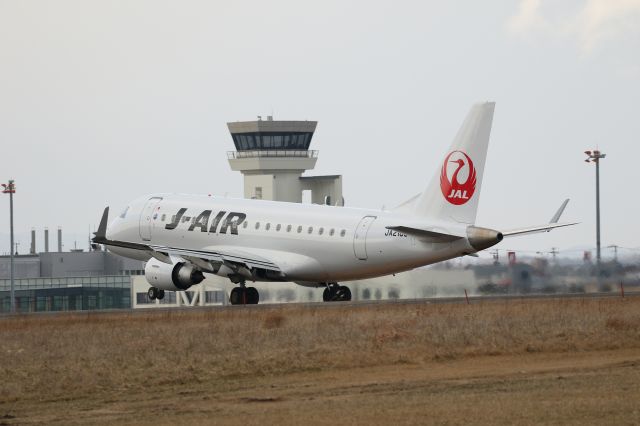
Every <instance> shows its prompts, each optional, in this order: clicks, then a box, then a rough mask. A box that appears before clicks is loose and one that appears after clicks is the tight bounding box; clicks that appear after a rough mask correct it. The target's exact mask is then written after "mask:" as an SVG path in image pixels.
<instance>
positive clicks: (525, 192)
mask: <svg viewBox="0 0 640 426" xmlns="http://www.w3.org/2000/svg"><path fill="white" fill-rule="evenodd" d="M639 52H640V0H588V1H564V2H557V1H550V0H548V1H545V0H523V1H520V2H518V1H506V0H505V1H483V2H476V1H468V2H427V1H415V2H403V1H393V2H391V1H389V2H376V1H371V0H369V1H358V2H356V1H351V2H348V1H316V2H302V1H293V0H291V1H269V2H265V1H253V2H248V1H225V2H221V1H179V2H178V1H158V0H153V1H151V0H150V1H129V0H127V1H87V0H78V1H65V0H58V1H55V2H50V1H28V0H20V1H18V0H15V1H7V0H0V143H1V148H2V149H1V152H0V181H2V182H6V181H7V180H8V179H10V178H13V179H15V180H16V183H17V188H18V193H17V194H16V196H15V213H16V221H15V228H16V232H17V234H18V240H19V241H20V243H21V245H20V248H19V249H20V251H21V252H24V251H25V250H28V245H29V237H28V233H29V231H30V229H31V228H32V227H35V228H36V229H37V230H38V236H39V239H40V240H39V241H38V245H39V247H38V248H39V250H42V242H41V239H42V229H43V228H44V227H45V226H48V227H49V228H50V229H52V230H54V231H55V229H56V228H57V227H58V226H62V227H63V230H64V233H65V247H66V248H72V247H73V244H74V240H77V241H78V244H79V246H82V247H86V241H87V234H88V232H89V228H90V227H91V228H93V227H95V226H97V223H98V221H99V218H100V214H101V212H102V209H103V208H104V207H105V206H106V205H110V206H112V207H113V209H115V210H119V209H121V208H123V207H124V206H125V205H126V204H127V202H128V201H129V200H131V199H133V198H137V197H138V196H140V195H142V194H146V193H152V192H189V193H215V194H220V195H224V194H228V196H237V197H240V196H242V177H241V175H240V174H239V173H237V172H232V171H231V170H230V168H229V165H228V163H227V157H226V151H229V150H232V149H234V147H233V143H232V140H231V137H230V136H229V133H228V130H227V127H226V123H227V122H228V121H236V120H253V119H255V118H256V116H257V115H269V114H272V113H273V115H274V116H275V119H282V120H306V119H308V120H318V121H319V124H318V129H317V132H316V135H315V137H314V139H313V142H312V148H313V149H318V150H319V151H320V155H319V160H318V163H317V167H316V169H315V170H314V171H313V172H311V173H312V174H342V175H343V179H344V180H343V182H344V192H345V198H346V201H347V204H348V205H349V206H357V207H372V208H380V207H381V206H383V205H385V206H387V207H391V206H394V205H396V204H399V203H401V202H402V201H404V200H405V199H407V198H409V197H411V196H412V195H414V194H415V193H417V192H420V191H421V190H422V189H423V188H424V187H425V186H426V185H427V182H428V180H429V179H430V178H431V176H432V175H433V173H434V170H436V169H437V168H439V167H440V164H441V158H442V156H443V154H444V151H445V150H446V149H447V147H448V145H449V143H450V142H451V140H452V138H453V136H454V135H455V132H456V131H457V129H458V127H459V125H460V124H461V122H462V120H463V118H464V116H465V115H466V113H467V111H468V109H469V107H470V106H471V104H473V103H475V102H478V101H485V100H492V101H496V102H497V105H496V112H495V117H494V122H493V131H492V135H491V142H490V145H489V154H488V159H487V168H486V171H485V175H484V180H483V188H482V196H481V200H480V207H479V214H478V224H479V225H483V226H493V227H496V228H498V229H506V228H513V227H519V226H525V225H537V224H540V223H544V222H546V221H548V219H549V218H550V217H551V216H552V214H553V213H554V211H555V210H556V208H557V207H558V206H559V205H560V203H561V202H562V200H563V199H564V198H567V197H568V198H571V203H570V204H569V207H568V208H567V210H566V213H565V217H564V219H567V220H576V221H580V222H582V224H581V225H579V226H576V227H573V228H571V229H564V230H557V231H554V232H552V233H550V234H544V235H536V236H529V237H521V238H513V239H509V240H507V241H505V242H503V243H501V244H500V245H499V246H498V247H499V248H503V249H506V248H515V249H520V250H549V249H550V248H551V247H553V246H555V247H559V248H560V249H564V250H569V249H572V248H575V247H581V246H595V194H594V192H595V188H594V180H595V177H594V176H595V170H594V166H593V165H591V164H587V163H585V162H584V157H585V156H584V154H583V151H584V150H585V149H588V148H593V147H599V148H600V149H601V150H603V151H604V152H606V154H607V158H606V159H605V160H603V161H602V164H601V176H602V179H601V185H602V235H603V236H602V240H603V245H605V246H606V245H609V244H618V245H620V246H624V247H638V246H640V242H639V237H640V226H639V225H638V214H639V213H640V201H639V197H638V185H637V182H638V180H639V177H640V168H639V167H638V160H639V158H640V144H639V142H640V53H639ZM8 207H9V200H8V196H6V195H5V196H3V197H2V198H1V201H0V224H1V225H0V226H1V228H0V233H1V234H0V235H1V238H2V239H1V241H0V252H6V251H7V250H8V247H9V241H8V240H9V238H8V228H9V218H8V211H9V208H8ZM55 244H56V243H55V238H52V240H51V246H55Z"/></svg>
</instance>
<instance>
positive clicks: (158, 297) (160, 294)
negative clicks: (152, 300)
mask: <svg viewBox="0 0 640 426" xmlns="http://www.w3.org/2000/svg"><path fill="white" fill-rule="evenodd" d="M156 298H157V299H158V300H162V299H164V290H162V289H159V290H158V295H157V296H156Z"/></svg>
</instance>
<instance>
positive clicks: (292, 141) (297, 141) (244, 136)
mask: <svg viewBox="0 0 640 426" xmlns="http://www.w3.org/2000/svg"><path fill="white" fill-rule="evenodd" d="M312 136H313V133H311V132H283V133H277V132H262V133H237V134H233V135H232V137H233V142H234V144H235V145H236V149H237V150H238V151H252V150H264V151H268V150H298V151H305V150H308V149H309V145H310V144H311V138H312Z"/></svg>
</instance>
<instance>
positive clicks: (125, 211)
mask: <svg viewBox="0 0 640 426" xmlns="http://www.w3.org/2000/svg"><path fill="white" fill-rule="evenodd" d="M128 211H129V206H127V208H126V209H124V210H123V211H122V213H120V219H124V218H125V216H126V215H127V212H128Z"/></svg>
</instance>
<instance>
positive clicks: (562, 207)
mask: <svg viewBox="0 0 640 426" xmlns="http://www.w3.org/2000/svg"><path fill="white" fill-rule="evenodd" d="M568 203H569V199H568V198H567V199H566V200H564V202H563V203H562V205H560V208H559V209H558V211H557V212H556V214H554V215H553V217H552V218H551V220H550V221H549V223H558V220H560V216H562V213H563V212H564V209H565V207H567V204H568Z"/></svg>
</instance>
